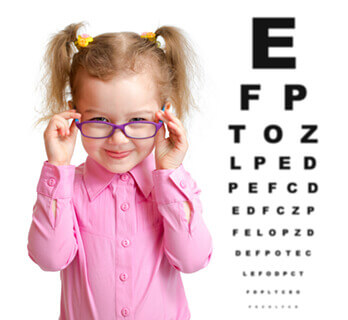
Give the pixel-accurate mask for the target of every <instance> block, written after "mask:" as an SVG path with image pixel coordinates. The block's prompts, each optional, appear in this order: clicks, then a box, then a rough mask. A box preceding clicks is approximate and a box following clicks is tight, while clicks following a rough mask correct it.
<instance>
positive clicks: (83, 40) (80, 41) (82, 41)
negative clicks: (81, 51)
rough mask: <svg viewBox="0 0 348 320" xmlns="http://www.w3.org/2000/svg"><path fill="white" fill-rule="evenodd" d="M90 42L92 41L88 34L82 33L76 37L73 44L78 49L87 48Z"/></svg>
mask: <svg viewBox="0 0 348 320" xmlns="http://www.w3.org/2000/svg"><path fill="white" fill-rule="evenodd" d="M92 41H93V38H92V37H91V36H90V35H89V34H87V33H83V34H81V35H79V36H78V37H77V40H76V41H75V42H74V43H75V46H76V47H77V48H79V47H87V46H88V44H89V43H90V42H92Z"/></svg>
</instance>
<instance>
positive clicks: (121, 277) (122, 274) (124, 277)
mask: <svg viewBox="0 0 348 320" xmlns="http://www.w3.org/2000/svg"><path fill="white" fill-rule="evenodd" d="M120 279H121V280H122V281H126V280H127V279H128V274H127V273H124V272H122V273H121V274H120Z"/></svg>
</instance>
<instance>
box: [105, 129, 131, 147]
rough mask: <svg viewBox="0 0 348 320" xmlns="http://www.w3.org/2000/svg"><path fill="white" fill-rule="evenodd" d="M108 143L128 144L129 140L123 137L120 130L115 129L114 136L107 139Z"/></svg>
mask: <svg viewBox="0 0 348 320" xmlns="http://www.w3.org/2000/svg"><path fill="white" fill-rule="evenodd" d="M108 139H109V142H110V143H113V144H122V143H127V142H129V139H128V138H127V137H126V136H125V134H124V133H123V132H122V130H121V129H116V130H115V132H114V134H113V135H112V136H111V137H109V138H108Z"/></svg>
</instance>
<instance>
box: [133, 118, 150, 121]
mask: <svg viewBox="0 0 348 320" xmlns="http://www.w3.org/2000/svg"><path fill="white" fill-rule="evenodd" d="M144 120H146V119H144V118H132V119H131V121H130V122H132V121H144Z"/></svg>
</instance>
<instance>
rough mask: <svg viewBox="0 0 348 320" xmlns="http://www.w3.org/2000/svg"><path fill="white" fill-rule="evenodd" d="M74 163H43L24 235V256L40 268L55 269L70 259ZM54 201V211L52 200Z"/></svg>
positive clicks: (74, 245)
mask: <svg viewBox="0 0 348 320" xmlns="http://www.w3.org/2000/svg"><path fill="white" fill-rule="evenodd" d="M74 177H75V166H73V165H63V166H56V165H53V164H51V163H49V162H48V161H45V162H44V165H43V167H42V170H41V175H40V179H39V182H38V185H37V189H36V191H37V200H36V202H35V204H34V207H33V215H32V222H31V226H30V230H29V234H28V244H27V249H28V255H29V257H30V258H31V259H32V260H33V261H34V262H35V263H36V264H38V265H39V267H40V268H41V269H42V270H44V271H59V270H62V269H64V268H66V267H67V266H68V265H69V264H70V262H71V261H72V260H73V259H74V257H75V255H76V252H77V249H78V246H77V240H76V233H75V230H74V223H73V214H74V206H73V202H72V194H73V185H74ZM54 200H56V214H54V211H53V201H54Z"/></svg>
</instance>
